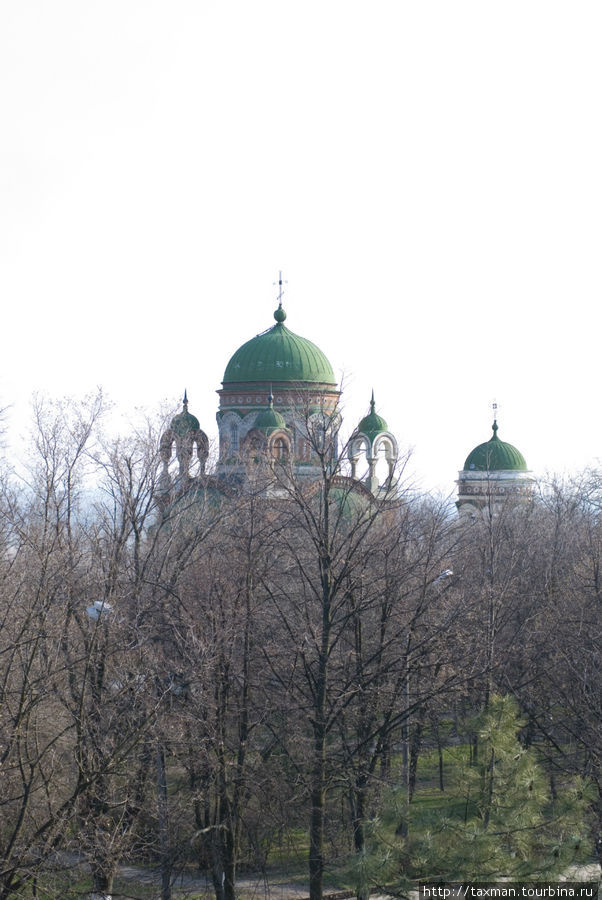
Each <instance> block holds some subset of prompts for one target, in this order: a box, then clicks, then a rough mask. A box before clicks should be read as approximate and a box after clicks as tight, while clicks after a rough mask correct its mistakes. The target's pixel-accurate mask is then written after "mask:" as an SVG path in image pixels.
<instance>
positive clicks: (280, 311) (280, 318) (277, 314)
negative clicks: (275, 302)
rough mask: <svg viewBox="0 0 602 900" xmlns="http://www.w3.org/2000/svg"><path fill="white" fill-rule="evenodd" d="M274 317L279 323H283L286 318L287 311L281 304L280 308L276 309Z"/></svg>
mask: <svg viewBox="0 0 602 900" xmlns="http://www.w3.org/2000/svg"><path fill="white" fill-rule="evenodd" d="M274 318H275V319H276V321H277V322H278V323H279V324H282V322H284V320H285V319H286V313H285V311H284V310H283V309H282V307H281V306H279V307H278V309H277V310H275V311H274Z"/></svg>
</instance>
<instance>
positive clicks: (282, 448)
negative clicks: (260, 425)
mask: <svg viewBox="0 0 602 900" xmlns="http://www.w3.org/2000/svg"><path fill="white" fill-rule="evenodd" d="M272 456H273V457H274V459H286V458H287V457H288V445H287V443H286V441H285V440H284V438H281V437H279V438H276V440H275V441H274V444H273V446H272Z"/></svg>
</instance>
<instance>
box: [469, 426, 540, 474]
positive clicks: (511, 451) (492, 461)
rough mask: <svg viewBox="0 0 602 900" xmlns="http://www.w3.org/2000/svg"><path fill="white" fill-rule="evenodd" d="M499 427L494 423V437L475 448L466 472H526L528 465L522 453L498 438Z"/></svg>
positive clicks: (470, 454) (470, 455)
mask: <svg viewBox="0 0 602 900" xmlns="http://www.w3.org/2000/svg"><path fill="white" fill-rule="evenodd" d="M497 430H498V425H497V422H494V423H493V437H491V438H490V439H489V440H488V441H485V443H484V444H479V446H478V447H475V448H474V450H473V451H472V453H469V454H468V456H467V457H466V462H465V463H464V470H465V471H466V470H472V471H477V472H501V471H506V472H507V471H514V472H526V471H527V463H526V462H525V458H524V456H523V455H522V453H521V452H520V451H519V450H517V449H516V447H513V446H512V444H507V443H506V442H505V441H500V439H499V437H498V436H497Z"/></svg>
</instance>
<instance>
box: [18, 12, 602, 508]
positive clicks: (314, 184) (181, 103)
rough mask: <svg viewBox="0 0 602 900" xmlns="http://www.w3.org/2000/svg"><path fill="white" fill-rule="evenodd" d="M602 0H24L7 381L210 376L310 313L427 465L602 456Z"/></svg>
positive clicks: (363, 400)
mask: <svg viewBox="0 0 602 900" xmlns="http://www.w3.org/2000/svg"><path fill="white" fill-rule="evenodd" d="M601 45H602V4H600V2H599V0H596V2H593V0H592V2H579V0H572V2H570V3H569V2H554V0H545V2H539V0H532V2H530V0H505V2H503V3H502V2H489V0H474V2H454V0H441V2H428V0H414V2H403V0H395V2H393V0H382V2H378V0H372V2H362V3H359V2H355V0H330V2H329V0H319V2H316V0H303V2H291V0H271V2H270V0H253V2H251V0H231V2H228V0H221V2H210V0H195V2H192V0H180V2H178V0H170V2H167V0H163V2H155V0H118V2H116V0H102V2H100V0H52V2H49V0H45V2H34V0H14V2H10V0H5V2H4V3H2V4H1V5H0V85H1V92H0V132H1V139H0V159H1V167H0V192H1V197H0V290H1V296H2V302H3V316H2V328H3V338H4V339H3V341H2V346H3V352H2V360H1V367H0V369H1V371H0V376H1V377H0V401H1V402H2V404H4V405H10V407H11V409H10V418H9V421H10V425H11V428H12V431H13V435H15V434H17V433H18V432H19V431H22V430H23V429H24V427H25V424H24V423H25V420H26V416H27V407H28V403H29V398H30V396H31V393H32V392H33V391H34V390H45V391H47V392H49V393H50V394H51V395H53V396H60V395H63V394H66V393H69V394H74V395H81V394H82V393H83V392H85V391H87V390H91V389H94V387H95V386H96V385H99V384H101V385H103V386H104V388H105V389H106V391H107V392H108V393H109V395H110V396H111V397H112V398H113V399H114V400H115V401H116V402H117V403H118V404H119V406H120V407H121V408H122V409H123V410H124V412H125V414H126V415H128V414H129V412H130V411H132V410H133V409H134V408H135V407H136V406H140V405H142V406H147V407H150V408H153V407H155V406H157V405H158V404H159V403H160V402H161V401H163V400H165V399H167V400H169V401H170V402H172V403H173V404H174V405H177V403H178V401H179V399H180V397H181V395H182V393H183V390H184V388H187V389H188V393H189V398H190V409H191V411H192V412H194V413H195V414H196V415H197V416H198V418H199V419H200V421H201V427H203V428H204V429H205V430H206V431H207V433H208V434H209V435H210V437H214V436H215V435H216V433H217V429H216V425H215V412H216V409H217V395H216V394H215V391H216V390H217V389H218V388H219V387H220V382H221V379H222V376H223V372H224V369H225V366H226V363H227V362H228V359H229V358H230V356H231V355H232V353H233V352H234V351H235V350H236V348H237V347H238V346H240V345H241V344H242V343H244V342H245V341H246V340H248V339H249V338H251V337H252V336H253V335H254V334H257V333H258V332H260V331H263V330H264V329H266V328H268V327H270V326H271V325H272V324H273V319H272V312H273V310H274V308H275V306H276V301H275V298H276V295H277V288H276V287H274V286H273V282H274V281H276V280H277V278H278V270H279V269H282V270H283V273H284V278H285V279H287V281H288V284H287V285H286V294H285V297H284V306H285V308H286V310H287V313H288V319H287V325H288V326H289V327H290V328H291V330H293V331H295V332H297V333H298V334H301V335H303V336H304V337H308V338H310V339H311V340H313V341H314V342H315V343H317V344H318V345H319V346H320V347H321V349H322V350H323V351H324V352H325V353H326V355H327V356H328V357H329V359H330V360H331V362H332V365H333V368H334V370H335V372H336V373H340V374H341V375H344V382H345V385H344V386H345V393H344V396H343V403H344V408H345V414H346V417H347V421H348V423H349V424H350V425H351V424H354V423H355V422H356V421H357V420H358V419H359V418H360V416H361V415H363V414H364V413H365V412H366V411H367V408H368V404H369V399H370V392H371V390H372V388H374V391H375V395H376V401H377V409H378V411H379V412H380V413H381V414H382V415H383V416H384V417H385V418H386V419H387V421H388V423H389V426H390V428H391V430H392V431H394V433H395V434H396V436H397V438H398V439H399V441H400V443H401V444H402V446H403V447H404V448H407V447H410V446H411V447H413V448H414V457H413V465H414V470H415V472H416V475H417V477H418V478H419V479H421V482H422V484H423V486H424V487H425V488H429V487H432V488H436V489H440V490H443V491H448V490H452V489H453V481H454V479H455V478H456V477H457V471H458V469H459V468H461V467H462V465H463V462H464V459H465V457H466V455H467V454H468V452H469V451H470V450H471V449H472V447H473V446H474V445H475V444H478V443H480V442H481V441H483V440H486V439H487V438H488V437H489V436H490V434H491V430H490V429H491V420H492V414H491V403H492V401H493V400H494V399H497V402H498V403H499V406H500V410H499V422H500V432H499V434H500V437H501V438H502V439H504V440H508V441H510V442H511V443H513V444H515V445H516V446H518V448H519V449H520V450H521V451H522V452H523V454H524V456H525V457H526V459H527V463H528V464H529V467H530V468H531V469H533V470H535V471H536V472H537V473H543V472H544V471H546V470H551V471H561V470H564V469H569V470H578V469H581V468H582V467H584V466H586V465H588V464H590V465H591V464H595V463H596V462H597V460H598V458H599V457H600V456H602V425H601V421H602V416H601V414H600V412H599V406H600V393H601V377H600V352H599V347H600V342H601V334H600V298H601V294H602V274H601V267H600V258H601V257H600V248H601V246H602V240H601V239H602V109H601V105H602V104H601V92H602V54H601V53H600V46H601Z"/></svg>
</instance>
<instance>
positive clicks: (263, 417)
mask: <svg viewBox="0 0 602 900" xmlns="http://www.w3.org/2000/svg"><path fill="white" fill-rule="evenodd" d="M254 428H259V430H260V431H263V432H265V434H271V432H272V431H277V430H278V429H280V428H286V422H285V421H284V419H283V418H282V416H281V415H280V413H279V412H277V411H276V410H275V409H274V398H273V397H272V395H271V394H270V398H269V400H268V407H267V409H264V410H263V412H260V413H259V415H258V416H257V418H256V419H255V425H254Z"/></svg>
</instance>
